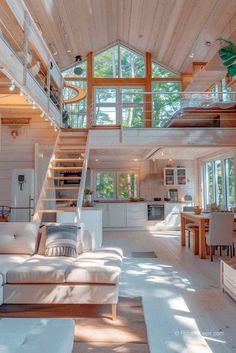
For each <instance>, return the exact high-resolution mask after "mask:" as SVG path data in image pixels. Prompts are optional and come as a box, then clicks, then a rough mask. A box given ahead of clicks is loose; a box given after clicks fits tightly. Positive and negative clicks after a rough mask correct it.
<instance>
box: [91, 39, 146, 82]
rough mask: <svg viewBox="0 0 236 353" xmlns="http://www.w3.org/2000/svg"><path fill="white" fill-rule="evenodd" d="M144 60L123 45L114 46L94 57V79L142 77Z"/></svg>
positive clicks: (141, 56)
mask: <svg viewBox="0 0 236 353" xmlns="http://www.w3.org/2000/svg"><path fill="white" fill-rule="evenodd" d="M144 75H145V59H144V56H143V55H140V54H138V53H136V52H134V51H133V50H130V49H128V48H126V47H124V46H123V45H115V46H113V47H111V48H109V49H107V50H105V51H103V52H101V53H99V54H97V55H95V56H94V77H103V78H108V77H110V78H135V77H144Z"/></svg>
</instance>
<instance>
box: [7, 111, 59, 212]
mask: <svg viewBox="0 0 236 353" xmlns="http://www.w3.org/2000/svg"><path fill="white" fill-rule="evenodd" d="M23 115H24V114H23ZM1 116H2V117H6V116H7V117H11V114H9V113H7V115H6V114H4V113H2V112H1ZM14 116H15V114H14ZM25 116H26V117H30V118H31V121H30V125H29V126H24V127H21V128H18V131H19V136H18V137H17V138H16V139H14V138H13V137H12V136H11V130H14V129H16V127H14V126H1V151H0V205H6V206H9V205H10V203H11V174H12V170H13V169H14V168H34V167H35V156H34V146H35V143H38V144H39V146H40V147H41V148H42V149H45V148H48V149H51V148H52V147H53V146H54V143H55V139H56V135H57V133H56V132H54V129H53V128H52V127H51V126H50V124H49V122H47V121H44V120H43V119H42V118H40V116H39V114H33V113H28V112H27V114H26V115H25Z"/></svg>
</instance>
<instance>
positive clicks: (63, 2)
mask: <svg viewBox="0 0 236 353" xmlns="http://www.w3.org/2000/svg"><path fill="white" fill-rule="evenodd" d="M25 3H26V5H27V6H28V8H29V10H30V12H31V14H32V16H33V17H34V19H35V21H36V22H37V23H38V26H39V27H40V28H41V29H42V33H43V36H44V37H45V39H46V41H47V43H48V44H50V47H51V49H52V51H53V52H54V53H55V58H56V61H57V62H58V64H59V66H60V67H62V68H63V67H66V66H69V65H70V64H72V63H73V62H74V57H75V55H78V54H80V55H82V56H85V55H86V54H87V53H88V52H90V51H93V52H96V51H98V50H101V49H103V48H104V47H106V46H108V45H110V44H112V43H114V42H116V41H118V40H120V41H122V42H123V43H126V44H128V45H129V46H131V47H133V48H136V49H138V50H140V51H142V52H146V51H149V52H151V53H152V55H153V58H154V59H155V60H157V61H158V62H160V63H162V64H163V65H165V66H166V67H169V68H171V69H173V70H175V71H177V72H182V71H190V70H191V62H192V61H209V60H210V59H211V58H212V57H213V55H214V54H215V53H216V51H217V49H218V44H216V42H215V41H216V39H217V38H218V37H224V38H229V37H230V36H231V35H232V34H233V33H234V32H235V31H236V1H235V0H25ZM206 42H209V43H208V44H209V45H207V44H206ZM190 56H192V57H190Z"/></svg>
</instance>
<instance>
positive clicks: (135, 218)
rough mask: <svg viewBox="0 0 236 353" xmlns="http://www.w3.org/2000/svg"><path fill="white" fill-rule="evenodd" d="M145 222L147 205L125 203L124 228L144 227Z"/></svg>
mask: <svg viewBox="0 0 236 353" xmlns="http://www.w3.org/2000/svg"><path fill="white" fill-rule="evenodd" d="M146 221H147V204H143V203H137V204H136V203H127V204H126V226H127V227H143V228H144V227H145V226H146Z"/></svg>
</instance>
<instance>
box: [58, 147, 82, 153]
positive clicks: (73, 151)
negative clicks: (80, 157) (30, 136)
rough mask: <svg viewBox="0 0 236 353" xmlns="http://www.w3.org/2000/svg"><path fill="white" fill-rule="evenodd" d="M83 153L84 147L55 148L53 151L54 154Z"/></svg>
mask: <svg viewBox="0 0 236 353" xmlns="http://www.w3.org/2000/svg"><path fill="white" fill-rule="evenodd" d="M82 153H85V149H84V148H81V149H78V150H72V149H71V150H57V151H55V154H82Z"/></svg>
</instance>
